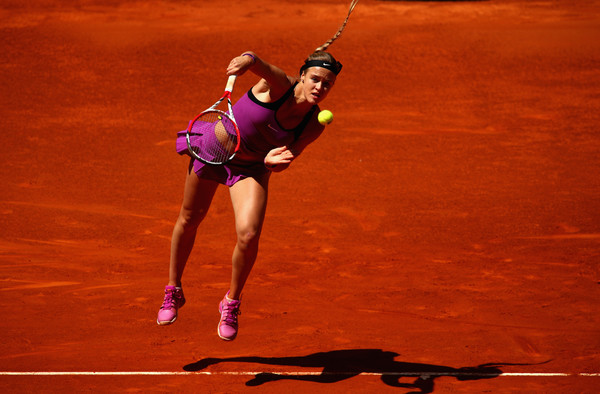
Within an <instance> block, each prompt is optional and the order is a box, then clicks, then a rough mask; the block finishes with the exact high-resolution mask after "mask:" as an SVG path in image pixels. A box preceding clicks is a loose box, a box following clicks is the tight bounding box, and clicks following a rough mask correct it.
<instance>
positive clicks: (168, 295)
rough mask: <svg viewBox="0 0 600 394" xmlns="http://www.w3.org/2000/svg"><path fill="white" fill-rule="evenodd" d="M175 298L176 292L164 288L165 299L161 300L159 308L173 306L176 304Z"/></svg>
mask: <svg viewBox="0 0 600 394" xmlns="http://www.w3.org/2000/svg"><path fill="white" fill-rule="evenodd" d="M175 298H177V294H176V292H175V291H174V290H165V300H164V301H163V304H162V306H161V309H169V308H174V307H175V305H176V301H175Z"/></svg>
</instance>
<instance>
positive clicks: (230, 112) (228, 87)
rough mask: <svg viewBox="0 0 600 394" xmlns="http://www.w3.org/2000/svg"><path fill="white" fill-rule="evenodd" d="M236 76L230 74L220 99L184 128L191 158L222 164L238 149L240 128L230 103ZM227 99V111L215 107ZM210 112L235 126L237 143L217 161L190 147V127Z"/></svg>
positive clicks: (233, 155)
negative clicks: (230, 151) (224, 156)
mask: <svg viewBox="0 0 600 394" xmlns="http://www.w3.org/2000/svg"><path fill="white" fill-rule="evenodd" d="M236 78H237V75H230V76H229V78H228V79H227V85H226V86H225V92H224V93H223V96H221V98H220V99H218V100H217V101H216V102H215V103H214V104H213V105H212V106H210V108H208V109H206V110H204V111H202V112H201V113H200V114H198V115H197V116H196V117H195V118H194V119H193V120H192V121H191V122H190V124H189V125H188V128H187V130H186V133H185V140H186V142H187V146H188V151H189V153H190V155H192V157H193V158H195V159H198V160H200V161H201V162H203V163H206V164H211V165H222V164H226V163H228V162H229V161H231V160H232V159H233V158H234V157H235V155H236V153H237V152H238V150H239V149H240V142H241V138H240V129H239V128H238V125H237V122H236V121H235V117H234V116H233V107H232V105H231V92H233V86H234V84H235V80H236ZM225 99H227V109H228V112H225V111H222V110H219V109H217V107H218V106H219V105H220V104H221V103H222V102H223V100H225ZM210 112H214V113H217V114H218V115H219V116H224V117H226V118H228V119H229V120H230V121H231V123H232V124H233V126H234V128H235V133H236V138H237V143H236V146H235V148H234V150H233V153H232V154H231V155H229V156H228V157H227V158H226V159H225V160H223V161H219V162H215V161H211V160H208V159H206V158H203V157H201V156H200V155H198V153H196V152H195V151H194V148H193V147H192V142H191V140H190V134H194V133H192V127H193V126H194V124H195V123H196V121H197V120H198V119H199V118H201V117H202V116H204V115H206V114H207V113H210Z"/></svg>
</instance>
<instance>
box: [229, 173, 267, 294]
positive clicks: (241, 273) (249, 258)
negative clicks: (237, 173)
mask: <svg viewBox="0 0 600 394" xmlns="http://www.w3.org/2000/svg"><path fill="white" fill-rule="evenodd" d="M267 182H268V181H265V182H264V184H260V183H258V182H257V181H256V180H255V179H254V178H246V179H244V180H242V181H239V182H237V183H236V184H235V185H233V186H232V187H231V188H230V189H229V190H230V195H231V202H232V205H233V212H234V215H235V229H236V234H237V242H236V245H235V248H234V250H233V256H232V272H231V285H230V288H229V297H230V298H232V299H239V298H240V296H241V294H242V289H243V288H244V285H245V284H246V280H247V279H248V276H249V275H250V271H251V270H252V267H253V266H254V262H255V260H256V256H257V254H258V243H259V239H260V233H261V231H262V226H263V221H264V218H265V211H266V208H267V194H268V192H267Z"/></svg>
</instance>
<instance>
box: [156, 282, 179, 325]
mask: <svg viewBox="0 0 600 394" xmlns="http://www.w3.org/2000/svg"><path fill="white" fill-rule="evenodd" d="M184 304H185V297H184V296H183V289H182V288H181V287H175V286H167V287H165V300H164V301H163V304H162V306H161V307H160V310H159V311H158V318H157V319H156V322H157V323H158V324H159V325H161V326H166V325H167V324H171V323H173V322H175V320H177V310H178V309H179V308H181V307H182V306H183V305H184Z"/></svg>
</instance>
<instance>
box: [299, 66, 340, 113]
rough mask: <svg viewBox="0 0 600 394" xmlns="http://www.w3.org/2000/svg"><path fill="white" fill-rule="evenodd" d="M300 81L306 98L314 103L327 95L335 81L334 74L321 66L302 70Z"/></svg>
mask: <svg viewBox="0 0 600 394" xmlns="http://www.w3.org/2000/svg"><path fill="white" fill-rule="evenodd" d="M301 81H302V82H303V84H304V87H303V90H304V96H305V97H306V100H307V101H308V102H309V103H311V104H313V105H314V104H318V103H320V102H321V101H323V100H324V99H325V97H327V94H328V93H329V90H330V89H331V88H332V87H333V84H334V83H335V74H334V73H333V72H332V71H330V70H328V69H326V68H323V67H311V68H309V69H307V70H305V71H304V73H303V74H302V78H301Z"/></svg>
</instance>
